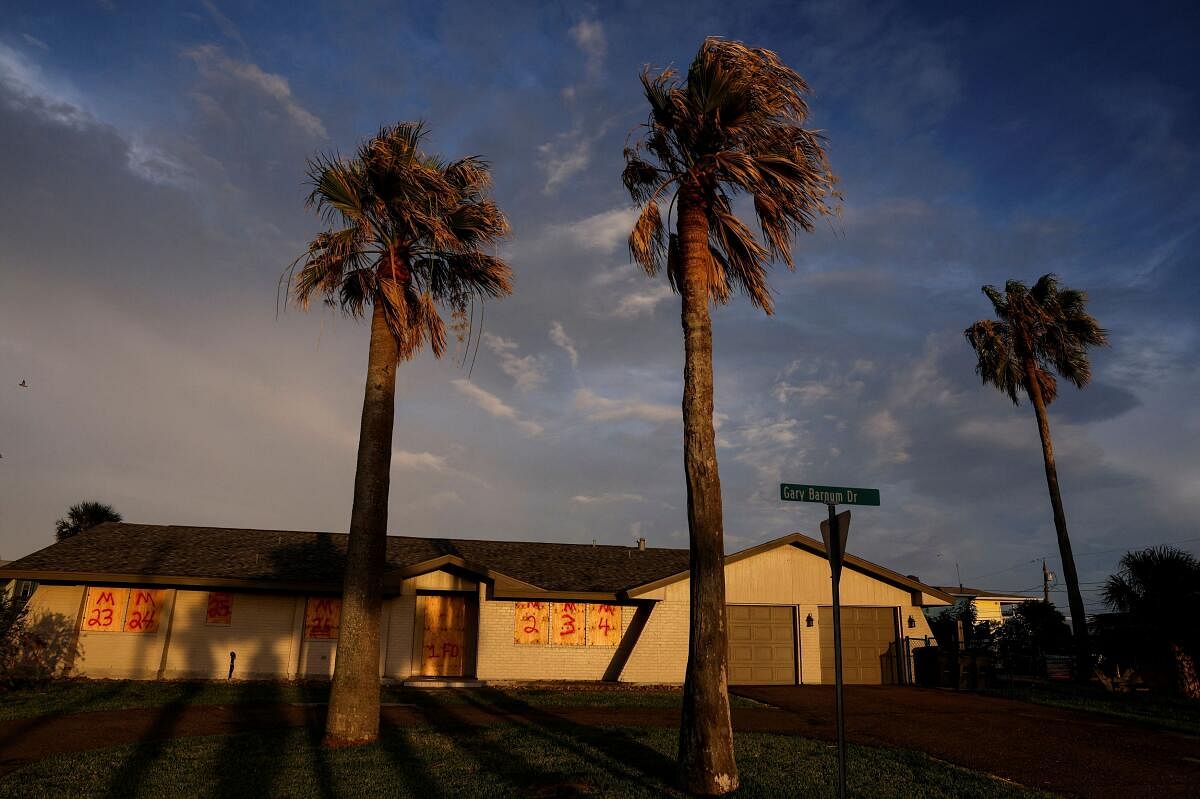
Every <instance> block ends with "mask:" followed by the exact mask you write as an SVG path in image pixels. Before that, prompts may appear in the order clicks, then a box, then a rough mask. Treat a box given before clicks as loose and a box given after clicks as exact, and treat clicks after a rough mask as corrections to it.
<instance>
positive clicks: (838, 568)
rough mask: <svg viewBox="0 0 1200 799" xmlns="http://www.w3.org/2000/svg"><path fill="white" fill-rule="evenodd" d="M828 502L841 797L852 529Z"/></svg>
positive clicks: (825, 525)
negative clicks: (844, 587) (845, 564)
mask: <svg viewBox="0 0 1200 799" xmlns="http://www.w3.org/2000/svg"><path fill="white" fill-rule="evenodd" d="M836 507H837V506H836V505H830V506H829V519H828V520H826V521H823V522H821V537H822V538H823V539H825V554H826V555H828V556H829V574H830V577H831V578H832V583H833V686H834V687H833V690H834V696H835V697H836V698H835V700H834V701H835V703H836V713H837V751H838V794H837V795H838V799H846V706H845V703H844V700H843V698H842V596H841V584H842V556H843V555H844V554H845V552H846V535H847V533H849V532H850V511H843V512H842V513H838V512H837V510H836Z"/></svg>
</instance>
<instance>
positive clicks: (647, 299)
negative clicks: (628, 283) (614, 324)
mask: <svg viewBox="0 0 1200 799" xmlns="http://www.w3.org/2000/svg"><path fill="white" fill-rule="evenodd" d="M674 293H675V292H674V291H672V290H671V287H670V286H669V285H667V284H666V283H654V284H652V285H650V287H649V288H645V289H641V290H639V291H632V292H630V293H629V294H626V295H625V296H623V297H621V299H620V300H618V302H617V305H616V307H615V308H613V309H612V311H611V312H610V313H609V314H608V315H609V316H615V317H616V318H618V319H633V318H634V317H638V316H643V315H645V316H649V315H650V314H652V313H654V309H655V308H657V307H658V304H659V303H660V302H662V301H663V300H666V299H669V298H670V297H671V296H672V295H673V294H674Z"/></svg>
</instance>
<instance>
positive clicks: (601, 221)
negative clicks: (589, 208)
mask: <svg viewBox="0 0 1200 799" xmlns="http://www.w3.org/2000/svg"><path fill="white" fill-rule="evenodd" d="M637 216H638V211H637V209H636V208H613V209H612V210H609V211H602V212H600V213H598V214H593V215H592V216H589V217H587V218H586V219H581V220H579V221H578V222H573V223H572V224H570V225H567V232H568V233H569V234H570V236H571V238H573V239H574V240H575V241H576V242H578V243H579V244H580V245H581V246H583V247H585V248H586V249H589V250H599V251H600V252H605V253H612V252H615V251H616V250H617V248H618V247H624V246H625V244H626V242H627V241H629V231H631V230H633V223H634V222H636V221H637Z"/></svg>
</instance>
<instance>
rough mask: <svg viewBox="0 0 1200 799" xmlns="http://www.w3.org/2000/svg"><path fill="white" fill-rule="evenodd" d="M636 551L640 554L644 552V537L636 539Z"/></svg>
mask: <svg viewBox="0 0 1200 799" xmlns="http://www.w3.org/2000/svg"><path fill="white" fill-rule="evenodd" d="M638 549H639V550H640V551H642V552H645V551H646V539H645V538H644V537H642V538H639V539H638Z"/></svg>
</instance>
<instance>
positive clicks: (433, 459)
mask: <svg viewBox="0 0 1200 799" xmlns="http://www.w3.org/2000/svg"><path fill="white" fill-rule="evenodd" d="M392 466H393V467H395V468H400V469H411V470H413V471H419V472H445V471H446V470H447V468H448V466H447V464H446V459H445V458H443V457H442V456H441V455H434V454H433V453H432V452H409V451H407V450H403V449H396V450H392Z"/></svg>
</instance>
